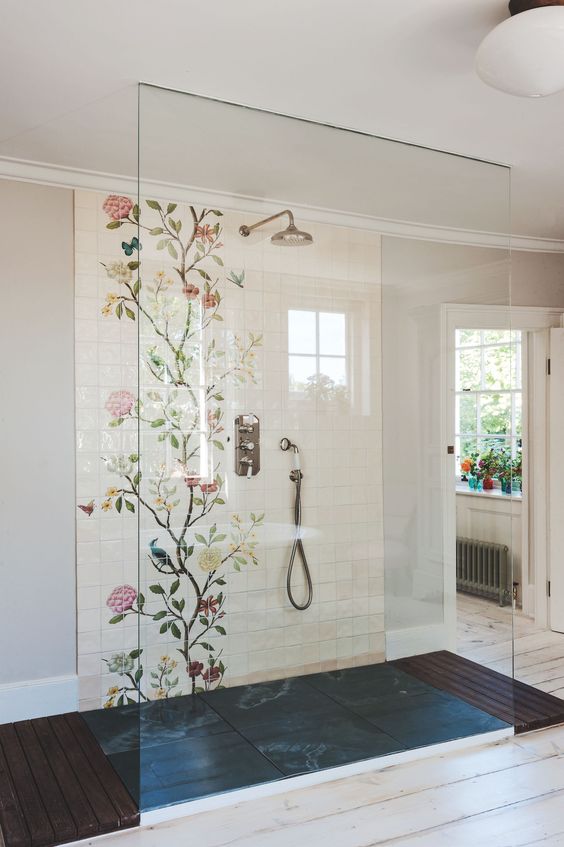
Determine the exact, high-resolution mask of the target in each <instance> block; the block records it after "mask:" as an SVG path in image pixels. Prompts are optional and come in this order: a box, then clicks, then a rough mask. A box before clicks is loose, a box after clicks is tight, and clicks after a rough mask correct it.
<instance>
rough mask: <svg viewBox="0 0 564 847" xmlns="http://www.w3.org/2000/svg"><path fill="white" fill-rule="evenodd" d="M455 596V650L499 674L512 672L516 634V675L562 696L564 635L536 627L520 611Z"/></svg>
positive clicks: (489, 602) (537, 686) (460, 595)
mask: <svg viewBox="0 0 564 847" xmlns="http://www.w3.org/2000/svg"><path fill="white" fill-rule="evenodd" d="M511 616H512V613H511V608H509V607H507V606H504V607H503V608H500V607H499V606H498V605H497V604H496V603H494V602H491V601H489V600H482V599H480V598H479V597H470V596H468V595H465V594H458V595H457V625H458V631H457V651H458V653H459V654H460V655H461V656H465V657H466V658H467V659H472V661H474V662H478V663H479V664H481V665H485V666H486V667H489V668H492V670H496V671H499V672H500V673H505V674H509V675H510V674H511V653H512V634H513V631H514V633H515V678H516V679H518V680H520V681H521V682H526V683H527V684H528V685H533V686H535V688H538V689H540V690H541V691H547V692H549V693H550V694H554V695H555V696H557V697H561V698H563V699H564V635H563V634H561V633H558V632H551V631H550V630H543V629H540V628H538V627H537V626H535V624H534V622H533V621H532V620H531V619H530V618H527V617H525V615H523V614H522V612H519V611H516V612H515V613H514V618H513V624H512V621H511Z"/></svg>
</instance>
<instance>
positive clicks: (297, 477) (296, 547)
mask: <svg viewBox="0 0 564 847" xmlns="http://www.w3.org/2000/svg"><path fill="white" fill-rule="evenodd" d="M285 444H287V446H285ZM280 446H281V448H282V450H289V449H290V447H291V448H293V450H294V470H293V471H292V472H291V473H290V479H291V480H292V482H293V483H294V484H295V486H296V498H295V501H294V529H295V532H294V540H293V542H292V550H291V553H290V560H289V562H288V574H287V577H286V590H287V592H288V599H289V601H290V603H291V604H292V606H293V607H294V609H297V610H298V611H299V612H305V610H306V609H309V607H310V606H311V603H312V600H313V583H312V581H311V573H310V570H309V564H308V561H307V556H306V553H305V550H304V545H303V542H302V539H301V527H302V479H303V474H302V472H301V469H300V462H299V450H298V448H297V447H296V445H295V444H292V443H291V442H290V441H289V439H287V438H283V439H282V441H281V442H280ZM298 553H299V555H300V559H301V561H302V566H303V571H304V577H305V580H306V583H307V599H306V601H305V602H304V603H298V602H297V600H295V598H294V593H293V589H292V573H293V571H294V565H295V563H296V556H297V554H298Z"/></svg>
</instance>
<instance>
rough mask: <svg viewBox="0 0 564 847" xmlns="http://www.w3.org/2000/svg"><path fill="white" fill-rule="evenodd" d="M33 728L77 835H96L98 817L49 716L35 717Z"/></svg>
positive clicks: (81, 836)
mask: <svg viewBox="0 0 564 847" xmlns="http://www.w3.org/2000/svg"><path fill="white" fill-rule="evenodd" d="M33 728H34V730H35V734H36V735H37V738H38V740H39V743H40V744H41V747H42V749H43V752H44V753H45V755H46V756H47V758H48V760H49V764H50V765H51V770H52V771H53V773H54V775H55V779H56V780H57V783H58V785H59V788H60V789H61V791H62V792H63V794H64V797H65V800H66V802H67V805H68V809H69V812H70V814H71V815H72V818H73V820H74V823H75V826H76V830H77V833H78V837H79V838H89V837H91V836H93V835H96V834H97V833H98V819H97V818H96V815H95V814H94V812H93V811H92V807H91V805H90V803H89V802H88V799H87V797H86V795H85V793H84V791H83V790H82V788H81V787H80V785H79V783H78V781H77V780H76V779H75V778H74V775H73V772H72V770H71V767H70V765H69V763H68V760H67V757H66V755H65V752H64V750H63V748H62V747H61V745H60V744H59V741H58V739H57V737H56V735H55V733H54V732H53V729H52V727H51V724H50V723H49V718H37V719H36V720H34V721H33ZM7 847H9V845H7Z"/></svg>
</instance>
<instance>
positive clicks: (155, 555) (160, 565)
mask: <svg viewBox="0 0 564 847" xmlns="http://www.w3.org/2000/svg"><path fill="white" fill-rule="evenodd" d="M158 540H159V539H158V538H153V540H152V541H149V548H150V550H151V557H152V559H153V562H154V564H155V567H156V568H157V570H159V571H160V572H161V573H167V571H166V570H165V568H168V569H169V571H168V572H170V573H174V565H173V564H172V559H171V558H170V556H169V555H168V553H167V552H166V550H163V548H162V547H157V541H158Z"/></svg>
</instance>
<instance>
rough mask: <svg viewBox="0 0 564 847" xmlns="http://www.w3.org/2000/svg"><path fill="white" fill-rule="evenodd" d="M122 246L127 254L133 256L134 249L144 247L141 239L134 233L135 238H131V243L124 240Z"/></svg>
mask: <svg viewBox="0 0 564 847" xmlns="http://www.w3.org/2000/svg"><path fill="white" fill-rule="evenodd" d="M121 248H122V250H123V252H124V253H125V255H126V256H132V255H133V251H134V250H141V249H142V244H141V242H140V241H139V239H138V238H137V236H136V235H134V236H133V238H132V239H131V244H128V243H127V241H122V242H121Z"/></svg>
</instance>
